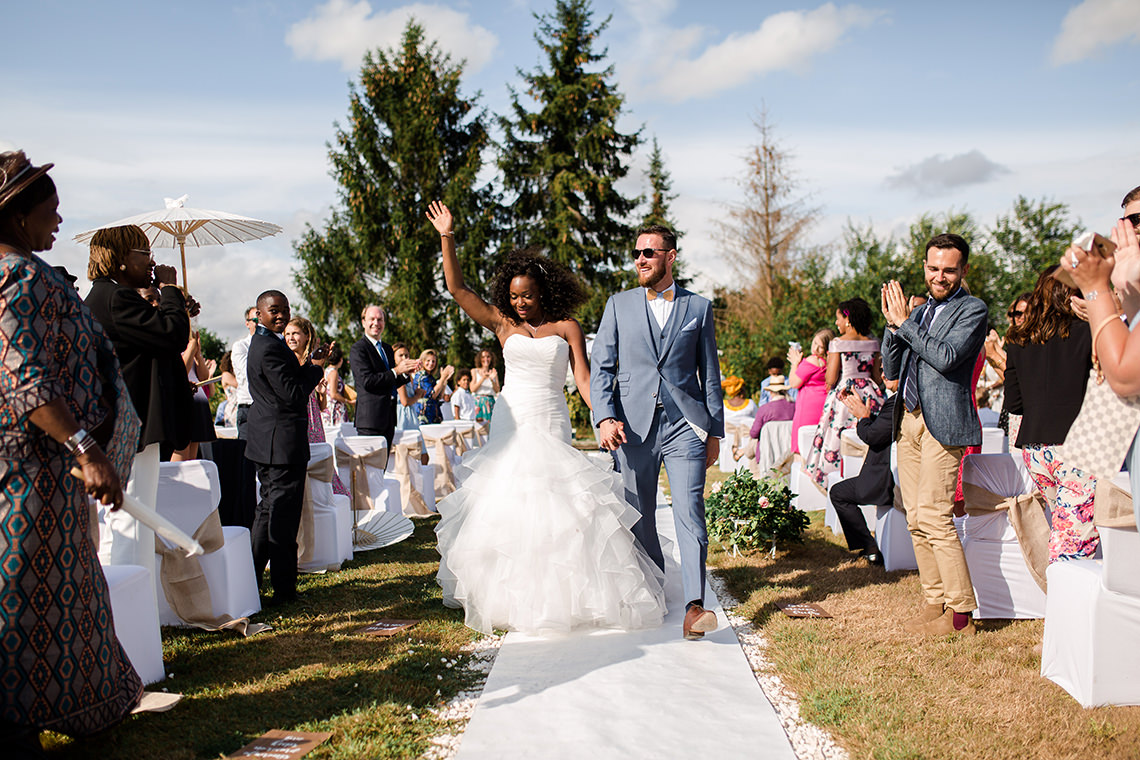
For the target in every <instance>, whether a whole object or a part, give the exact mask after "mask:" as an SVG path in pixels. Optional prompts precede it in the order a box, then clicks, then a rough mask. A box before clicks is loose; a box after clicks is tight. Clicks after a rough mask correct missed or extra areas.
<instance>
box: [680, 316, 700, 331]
mask: <svg viewBox="0 0 1140 760" xmlns="http://www.w3.org/2000/svg"><path fill="white" fill-rule="evenodd" d="M700 326H701V320H699V319H696V318H693V319H691V320H689V323H688V324H687V325H685V326H684V327H682V328H681V332H685V331H686V330H695V329H696V328H698V327H700Z"/></svg>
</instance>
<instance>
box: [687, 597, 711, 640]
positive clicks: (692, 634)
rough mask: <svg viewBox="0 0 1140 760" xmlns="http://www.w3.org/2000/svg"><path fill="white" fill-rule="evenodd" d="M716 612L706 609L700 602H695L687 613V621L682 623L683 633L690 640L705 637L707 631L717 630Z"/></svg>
mask: <svg viewBox="0 0 1140 760" xmlns="http://www.w3.org/2000/svg"><path fill="white" fill-rule="evenodd" d="M716 626H717V622H716V613H715V612H710V611H708V610H706V609H705V608H704V607H702V606H701V605H699V604H694V605H693V606H692V607H690V608H689V611H688V612H686V613H685V622H684V623H682V624H681V634H682V635H684V637H685V638H686V639H689V640H690V641H695V640H697V639H703V638H704V637H705V634H706V633H710V632H712V631H715V630H716Z"/></svg>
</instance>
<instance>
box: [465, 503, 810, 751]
mask: <svg viewBox="0 0 1140 760" xmlns="http://www.w3.org/2000/svg"><path fill="white" fill-rule="evenodd" d="M657 526H658V529H659V530H660V532H661V534H662V535H663V536H664V537H666V538H668V539H669V540H670V541H672V542H673V544H674V555H675V556H674V557H673V561H672V562H667V563H666V572H667V577H666V599H667V603H668V606H669V614H668V616H666V618H665V623H664V624H663V625H662V626H661V627H660V628H655V629H651V630H647V631H630V632H624V631H583V632H576V633H572V634H569V635H565V636H552V637H542V638H540V637H534V636H524V635H522V634H518V633H511V634H508V635H507V636H506V637H505V639H504V641H503V644H502V648H501V649H500V650H499V654H498V657H497V658H496V659H495V665H494V667H493V668H492V670H491V674H490V676H489V677H488V678H487V684H486V686H484V688H483V694H482V696H481V697H480V698H479V702H478V704H477V705H476V707H475V712H474V714H473V715H472V717H471V722H470V723H469V724H468V726H467V730H466V731H465V732H464V734H463V738H462V741H461V743H460V746H459V753H458V754H457V755H456V757H457V758H458V760H483V759H484V758H487V759H489V758H495V759H496V760H497V759H499V758H527V760H532V759H537V758H541V759H542V760H555V759H557V758H573V759H574V760H582V759H583V758H585V759H586V760H602V759H603V758H621V759H622V760H627V759H629V758H654V760H658V759H662V760H669V759H671V758H678V759H681V758H684V759H686V760H688V759H690V758H705V757H725V758H787V759H788V760H794V758H795V754H794V753H793V752H792V747H791V744H790V743H789V741H788V737H787V735H786V734H785V733H784V730H783V728H782V727H781V726H780V721H779V719H778V718H777V717H776V712H775V710H774V709H773V708H772V705H771V703H770V702H769V701H768V699H767V697H765V696H764V693H763V692H762V691H761V689H760V686H759V684H757V683H756V678H755V677H754V676H753V674H752V669H751V668H750V667H749V665H748V660H747V659H745V656H744V652H743V651H742V650H741V648H740V644H739V643H738V642H737V640H736V634H735V633H734V632H733V630H732V627H731V626H729V625H728V623H727V621H726V618H725V614H724V610H722V609H721V607H720V603H719V602H718V601H717V600H716V596H715V595H714V594H712V592H711V591H710V592H709V594H708V596H707V597H706V599H705V602H706V604H708V605H710V607H709V608H710V609H713V610H714V611H715V612H716V614H717V619H718V620H719V621H720V628H719V629H718V630H717V631H716V632H714V633H710V634H706V635H705V638H704V639H703V640H702V641H685V640H684V639H682V638H681V620H682V618H683V617H684V613H685V602H684V600H682V599H681V579H680V570H679V568H678V566H677V564H676V563H677V561H678V559H677V557H676V548H675V546H676V542H675V541H674V540H673V536H674V528H673V512H672V509H671V508H669V507H666V506H664V505H659V507H658V511H657Z"/></svg>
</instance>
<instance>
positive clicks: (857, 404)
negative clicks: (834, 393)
mask: <svg viewBox="0 0 1140 760" xmlns="http://www.w3.org/2000/svg"><path fill="white" fill-rule="evenodd" d="M839 400H840V401H842V402H843V405H844V406H846V407H847V408H848V409H850V410H851V414H853V415H855V416H856V417H858V418H859V419H861V420H862V419H866V418H867V417H870V416H871V410H870V409H869V408H868V407H867V405H866V404H864V403H863V399H861V398H859V396H858V395H857V394H855V393H852V392H851V391H849V390H842V391H840V392H839Z"/></svg>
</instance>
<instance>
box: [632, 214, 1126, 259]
mask: <svg viewBox="0 0 1140 760" xmlns="http://www.w3.org/2000/svg"><path fill="white" fill-rule="evenodd" d="M1120 218H1121V219H1123V220H1125V221H1127V222H1128V223H1129V224H1131V225H1132V226H1133V227H1136V228H1137V229H1140V214H1127V215H1125V216H1122V217H1120ZM634 258H637V257H636V256H635V257H634Z"/></svg>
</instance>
